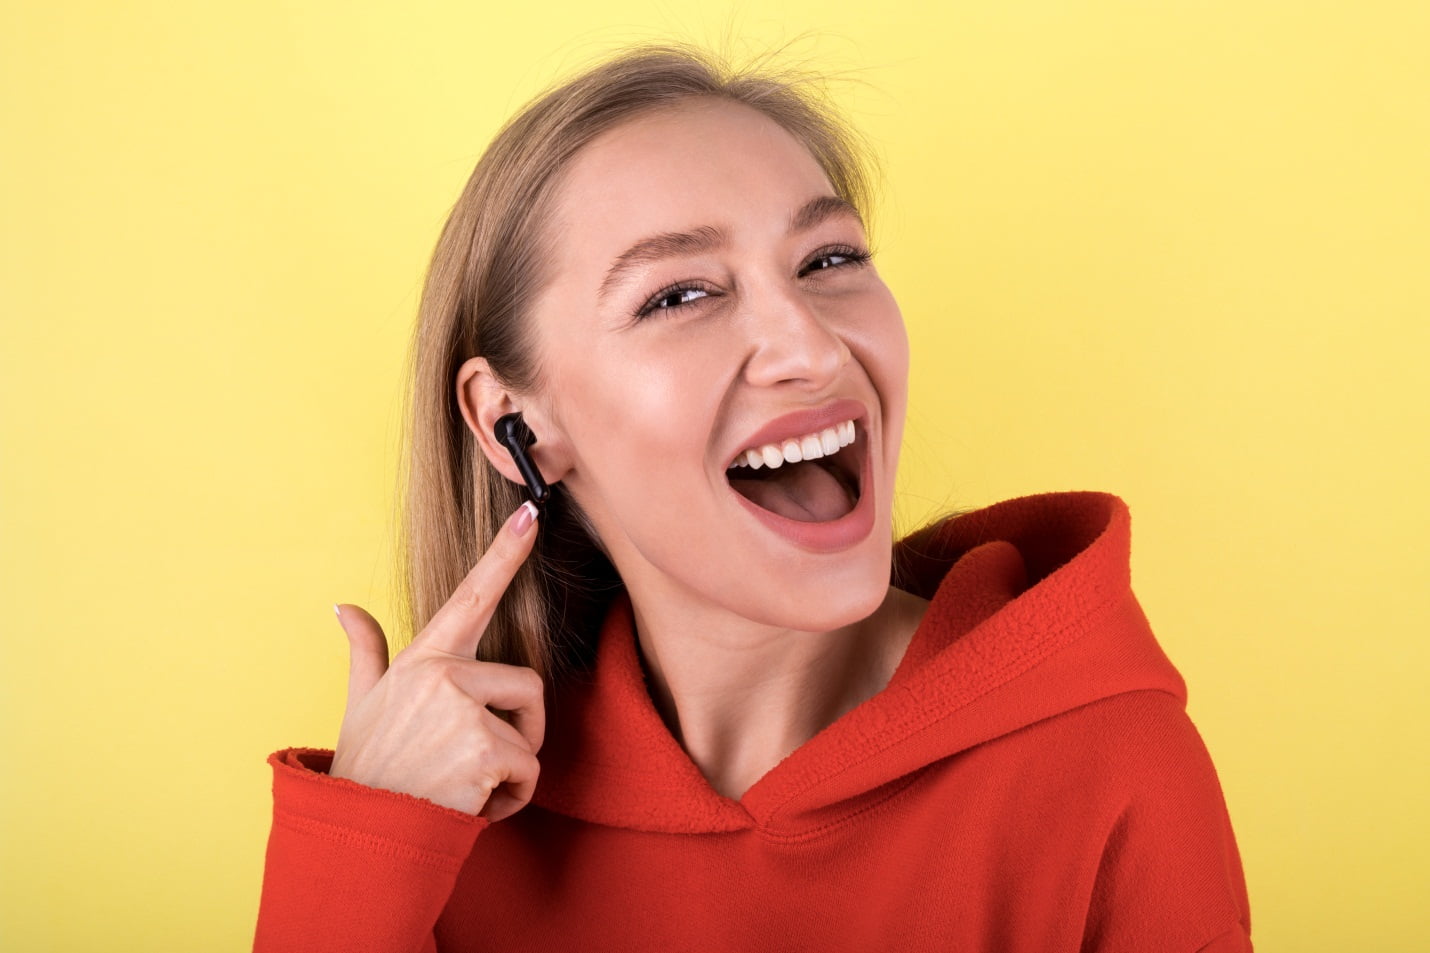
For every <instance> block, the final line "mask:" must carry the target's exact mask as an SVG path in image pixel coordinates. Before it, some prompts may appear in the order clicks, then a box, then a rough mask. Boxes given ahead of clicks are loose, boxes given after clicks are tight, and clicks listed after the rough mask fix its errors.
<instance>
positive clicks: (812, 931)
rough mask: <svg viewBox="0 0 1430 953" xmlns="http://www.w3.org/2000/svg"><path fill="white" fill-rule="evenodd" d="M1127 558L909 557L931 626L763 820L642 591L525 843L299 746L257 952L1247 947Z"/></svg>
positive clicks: (1090, 517)
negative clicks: (692, 745)
mask: <svg viewBox="0 0 1430 953" xmlns="http://www.w3.org/2000/svg"><path fill="white" fill-rule="evenodd" d="M1128 548H1129V525H1128V514H1127V508H1126V506H1125V504H1123V502H1122V501H1121V500H1120V499H1118V498H1117V497H1115V496H1111V495H1107V494H1101V493H1052V494H1045V495H1041V496H1032V497H1024V498H1021V499H1016V500H1009V501H1007V502H1004V503H1000V504H997V505H995V506H991V507H988V508H986V509H983V510H980V511H977V512H974V513H969V514H966V515H963V516H959V517H955V518H953V519H950V520H947V521H945V522H943V523H941V524H939V525H937V526H935V527H931V528H930V529H927V530H924V531H921V532H920V533H918V534H915V535H914V536H911V537H909V538H908V539H905V540H903V541H901V542H900V543H899V544H898V549H899V551H900V553H901V555H902V556H903V557H904V558H906V559H908V560H910V561H911V565H912V566H913V577H914V580H915V582H914V583H913V584H911V585H909V588H910V590H911V591H913V592H916V593H917V594H919V595H921V596H923V597H925V598H927V599H930V600H931V605H930V606H929V608H928V612H927V613H926V615H925V617H924V619H923V622H922V623H921V624H920V626H919V628H918V630H917V631H916V633H915V634H914V637H913V641H912V642H911V643H910V645H909V648H908V650H907V652H906V654H905V656H904V658H903V660H902V661H901V663H900V665H899V667H898V669H897V671H895V673H894V676H893V678H892V680H891V681H890V682H889V685H888V687H887V688H885V689H884V690H883V691H881V692H880V693H878V694H877V695H875V696H874V697H872V698H870V699H868V700H867V701H865V702H864V703H863V704H861V705H859V706H857V707H856V708H854V709H853V710H851V711H849V712H847V713H846V714H844V715H843V716H842V717H840V718H839V719H838V720H837V721H835V722H834V723H833V724H831V725H829V726H828V727H827V728H825V729H824V730H823V731H821V732H820V733H819V734H817V735H815V737H813V738H811V739H810V740H809V741H808V742H806V743H805V744H804V745H803V746H801V747H800V748H798V749H796V750H795V751H794V752H793V753H791V754H790V755H789V756H788V757H786V758H785V759H784V760H783V761H781V762H780V763H779V764H778V765H776V766H775V767H774V768H772V769H771V770H770V771H769V772H768V773H767V774H765V775H764V777H762V778H760V780H759V781H757V782H756V783H755V785H754V786H753V787H751V788H750V789H749V790H748V791H747V792H745V794H744V795H743V796H742V797H741V798H740V799H739V800H732V799H730V798H727V797H724V796H722V795H720V794H718V793H716V792H715V790H714V789H713V788H711V787H710V785H709V783H708V782H707V781H706V780H705V778H704V777H703V776H702V775H701V773H700V771H699V769H698V768H697V767H696V766H695V764H694V763H693V762H692V761H691V760H690V758H689V757H688V756H687V755H686V754H685V752H684V751H683V750H682V749H681V747H680V745H679V744H678V743H677V742H676V740H675V739H674V737H673V736H672V735H671V734H670V732H669V730H668V729H667V728H666V726H665V723H664V722H663V721H662V720H661V717H660V715H659V713H658V712H657V710H656V708H655V706H654V704H653V703H652V701H651V698H650V695H649V694H648V692H647V690H646V686H645V683H644V678H643V675H642V670H641V665H640V661H639V657H638V655H637V648H636V641H635V635H634V630H633V623H632V615H631V610H630V603H629V601H628V599H626V598H625V597H621V598H619V599H618V600H617V601H616V603H615V604H614V605H613V607H612V608H611V610H610V612H609V614H608V616H607V618H606V620H605V624H604V627H603V628H602V630H601V634H600V639H599V642H598V648H597V655H596V663H595V667H594V669H593V671H592V673H591V675H590V677H589V683H586V684H579V685H573V686H570V687H567V688H565V689H563V691H562V693H561V695H560V697H559V698H554V699H548V705H549V712H550V714H549V720H548V730H547V740H546V743H545V744H544V746H543V747H542V750H541V753H540V755H539V759H540V762H541V776H540V779H539V781H538V783H537V788H536V794H535V796H534V798H533V800H532V802H531V803H530V804H528V805H527V806H526V807H525V808H524V809H522V810H521V811H519V812H518V813H516V814H514V815H512V816H511V817H509V818H507V819H505V820H503V821H500V822H498V823H496V824H489V823H488V821H487V820H486V819H484V818H480V817H477V816H474V815H471V814H466V813H464V812H461V811H455V810H452V809H450V808H445V807H441V806H439V805H437V804H434V803H432V802H430V801H427V800H425V799H422V798H417V797H413V796H410V795H406V794H398V793H394V792H389V791H383V790H378V789H374V788H369V787H366V786H363V785H360V784H357V783H354V782H352V781H348V780H345V779H341V778H332V777H329V776H328V775H327V774H326V773H324V772H325V771H326V770H327V768H328V766H329V764H330V762H331V760H332V752H330V751H326V750H318V749H309V748H296V749H294V748H290V749H287V750H283V751H279V752H276V753H275V754H273V755H272V756H270V757H269V759H268V760H269V763H270V764H272V765H273V771H274V780H273V798H274V805H273V828H272V832H271V834H270V837H269V841H268V854H267V867H266V870H265V873H264V880H263V894H262V899H261V901H260V905H259V913H258V927H257V935H256V939H255V943H254V949H255V950H256V951H264V953H267V951H279V950H284V951H289V950H291V951H304V953H315V951H326V950H333V951H338V950H341V951H345V953H356V951H374V953H376V951H382V953H400V951H413V953H417V951H433V950H442V951H478V950H501V951H521V950H542V951H552V950H563V951H564V950H622V951H634V950H660V951H668V950H718V951H723V950H731V951H734V950H740V951H744V950H756V949H772V950H818V951H830V950H860V951H865V950H901V951H902V950H910V951H916V950H941V951H948V950H988V951H1007V953H1013V951H1029V953H1051V951H1089V950H1098V951H1114V950H1117V951H1122V950H1126V951H1138V953H1149V951H1150V953H1182V951H1185V953H1193V951H1216V953H1221V951H1243V950H1250V949H1251V941H1250V913H1249V909H1248V902H1247V894H1246V884H1245V880H1244V878H1243V876H1242V871H1241V863H1240V859H1239V857H1238V854H1237V849H1236V842H1235V840H1234V838H1233V835H1232V829H1231V823H1230V820H1229V819H1228V817H1227V812H1226V807H1225V804H1224V802H1223V799H1222V792H1221V788H1220V786H1219V784H1218V782H1217V776H1216V771H1215V769H1214V768H1213V766H1212V762H1211V759H1210V758H1209V757H1208V755H1207V751H1206V748H1205V747H1204V746H1203V744H1202V741H1201V738H1200V737H1199V736H1198V734H1197V731H1196V729H1195V728H1194V727H1193V726H1192V723H1191V721H1189V720H1188V718H1187V715H1186V711H1185V701H1186V691H1185V687H1184V685H1183V682H1182V679H1181V677H1180V676H1179V675H1178V674H1177V671H1176V669H1174V668H1173V667H1172V665H1171V663H1170V662H1168V660H1167V658H1166V656H1165V655H1163V653H1162V650H1161V649H1160V648H1159V647H1158V645H1157V642H1156V640H1155V639H1154V638H1153V636H1152V632H1151V630H1150V629H1149V628H1148V626H1147V621H1146V618H1145V617H1144V615H1143V613H1142V610H1141V608H1140V607H1139V606H1138V604H1137V601H1136V599H1135V598H1134V597H1133V594H1132V590H1131V587H1130V581H1129V575H1128Z"/></svg>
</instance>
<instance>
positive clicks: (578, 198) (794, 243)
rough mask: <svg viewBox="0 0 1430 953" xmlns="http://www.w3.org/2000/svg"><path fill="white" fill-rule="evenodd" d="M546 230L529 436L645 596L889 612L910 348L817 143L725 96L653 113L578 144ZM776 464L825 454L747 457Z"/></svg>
mask: <svg viewBox="0 0 1430 953" xmlns="http://www.w3.org/2000/svg"><path fill="white" fill-rule="evenodd" d="M547 234H548V236H549V240H550V245H549V247H550V249H551V251H552V255H553V257H552V259H551V261H552V264H551V269H552V276H551V279H550V281H549V283H548V284H547V285H546V286H545V287H544V288H543V290H542V292H541V293H540V295H539V296H538V297H537V299H536V300H535V301H534V302H533V306H532V310H531V312H530V315H529V320H531V321H532V322H533V324H532V329H533V331H534V332H535V333H534V344H535V349H536V358H537V366H538V368H539V374H540V381H541V383H540V385H539V389H538V391H537V392H536V393H535V394H531V395H526V396H525V398H524V403H523V408H524V410H525V411H526V416H527V419H528V421H530V422H531V423H532V427H533V430H535V431H536V432H537V434H538V443H537V444H536V446H535V447H534V448H533V451H534V453H535V456H536V459H537V462H538V464H539V465H540V466H541V467H542V469H543V472H544V473H545V474H546V475H547V478H548V480H561V481H562V483H563V485H564V486H565V488H566V489H567V491H568V492H570V493H571V494H572V496H573V497H574V498H575V500H576V501H577V502H578V503H579V504H580V506H581V507H582V509H583V510H584V511H585V512H586V514H587V516H588V517H589V518H590V520H591V522H592V524H593V525H594V527H595V528H596V530H597V532H598V533H599V535H600V538H601V540H602V542H603V544H604V545H605V548H606V549H607V551H608V553H609V554H610V556H611V559H612V562H613V563H614V564H615V566H616V568H617V569H618V570H619V571H620V574H621V576H622V578H623V580H624V581H625V583H626V586H627V588H628V589H629V591H630V592H631V595H632V598H633V600H635V601H636V603H637V606H638V608H639V606H640V605H641V604H642V603H643V602H645V603H646V604H648V605H649V604H652V602H653V601H655V600H674V602H675V604H677V605H679V606H681V607H683V608H686V609H698V610H708V609H715V610H723V611H728V612H733V613H735V614H737V615H739V616H743V617H744V618H747V619H750V620H752V621H755V622H758V623H763V624H767V625H775V626H781V627H787V628H794V629H802V630H809V631H816V630H828V629H833V628H836V627H839V626H843V625H848V624H850V623H852V622H855V621H857V620H859V619H862V618H864V617H865V616H867V615H869V614H870V613H871V612H873V610H874V609H875V608H877V607H878V605H879V604H880V602H881V601H882V600H883V598H884V596H885V593H886V592H887V589H888V585H889V558H890V546H891V540H890V528H891V525H892V495H893V488H894V474H895V469H896V466H897V458H898V448H899V443H900V440H901V437H902V430H903V421H904V411H905V400H906V389H907V375H908V343H907V338H906V336H905V333H904V326H903V320H902V318H901V316H900V314H899V309H898V305H897V304H896V303H895V301H894V298H893V296H892V295H891V294H890V292H889V289H888V288H887V287H886V286H885V285H884V283H883V281H882V280H881V279H880V278H879V276H878V274H877V272H876V271H875V269H874V266H873V264H872V263H870V262H868V261H867V252H868V246H867V244H866V237H865V234H864V230H863V227H862V224H861V222H860V220H859V218H858V216H857V214H856V213H855V212H854V210H853V209H852V208H851V207H850V206H848V205H847V204H846V203H845V202H843V201H842V200H840V199H838V198H837V197H836V196H835V193H834V190H833V188H832V187H831V185H830V183H829V180H828V178H827V177H826V176H825V174H824V172H823V170H822V169H821V168H820V166H819V164H818V162H817V161H816V160H815V159H814V157H813V156H812V155H811V154H810V153H809V151H808V150H807V149H806V148H805V147H804V146H803V145H802V144H801V143H800V142H799V141H798V140H797V139H795V138H794V137H793V136H792V135H791V134H790V133H788V132H786V131H785V130H784V129H783V128H782V127H781V126H779V125H778V124H776V123H775V122H774V121H772V120H771V119H769V118H767V117H766V116H765V115H763V114H762V113H760V112H758V111H756V110H754V109H752V108H750V107H747V106H743V105H740V104H736V103H732V102H728V101H723V100H713V99H712V100H692V101H689V102H687V103H684V104H682V105H681V106H680V107H679V108H678V109H671V110H663V111H661V112H657V113H651V114H646V115H644V116H642V117H640V118H638V119H635V120H633V121H630V122H627V123H625V124H622V125H620V126H618V127H617V128H615V129H613V130H611V131H608V132H606V133H605V134H603V135H601V136H600V137H598V138H597V139H596V140H594V141H593V142H592V143H591V144H589V145H588V146H586V147H585V148H583V149H582V151H581V152H580V153H579V154H578V155H577V157H576V158H575V160H574V161H573V162H572V163H571V165H570V166H569V167H568V168H567V169H566V170H565V172H564V173H563V174H562V180H561V185H560V188H559V191H558V193H557V196H556V204H555V211H554V214H553V216H552V219H551V221H550V222H549V223H548V233H547ZM848 421H853V425H852V426H850V424H849V423H847V422H848ZM851 438H852V442H850V440H851ZM791 446H794V447H796V448H797V449H796V450H795V451H793V452H791V451H790V447H791ZM752 451H753V452H752ZM781 457H784V458H789V457H799V458H801V459H803V458H804V457H817V458H818V459H817V460H816V461H814V462H799V463H788V462H783V463H782V464H781V465H780V466H779V467H777V468H771V467H770V466H768V465H762V466H760V467H759V468H758V469H757V468H755V467H754V466H751V465H750V464H752V463H754V462H755V461H756V460H758V461H759V462H760V463H762V464H764V463H767V462H769V463H772V462H774V461H775V460H776V459H779V458H781ZM493 459H494V460H495V458H493ZM732 463H736V464H744V466H737V467H736V468H735V469H730V467H731V465H732ZM737 488H738V489H737ZM856 501H857V502H856ZM663 604H669V602H665V603H663Z"/></svg>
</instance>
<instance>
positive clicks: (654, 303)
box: [635, 284, 710, 318]
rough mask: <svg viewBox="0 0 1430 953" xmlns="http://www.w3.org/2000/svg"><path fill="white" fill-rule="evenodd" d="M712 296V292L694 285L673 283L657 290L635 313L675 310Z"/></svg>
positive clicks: (648, 314)
mask: <svg viewBox="0 0 1430 953" xmlns="http://www.w3.org/2000/svg"><path fill="white" fill-rule="evenodd" d="M708 297H710V292H708V291H706V290H705V289H704V288H697V287H695V286H694V285H683V284H682V285H671V286H670V287H669V288H662V289H661V290H660V291H657V292H656V293H655V294H654V295H653V296H651V298H650V299H649V300H647V301H646V303H645V304H643V305H641V307H640V310H638V311H637V312H636V314H635V316H636V317H637V318H644V317H648V316H650V315H651V314H652V313H654V312H656V311H673V310H675V309H677V308H680V307H683V306H684V305H687V304H690V303H691V302H693V301H698V300H700V299H701V298H708Z"/></svg>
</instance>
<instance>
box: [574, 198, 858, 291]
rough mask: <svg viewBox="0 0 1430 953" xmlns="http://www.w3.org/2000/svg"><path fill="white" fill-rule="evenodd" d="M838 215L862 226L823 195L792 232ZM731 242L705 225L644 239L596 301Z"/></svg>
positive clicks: (616, 265)
mask: <svg viewBox="0 0 1430 953" xmlns="http://www.w3.org/2000/svg"><path fill="white" fill-rule="evenodd" d="M839 215H849V216H852V217H853V218H854V219H855V220H857V221H859V222H860V223H861V224H862V223H863V219H862V218H861V217H860V215H859V210H858V209H856V208H855V207H854V206H853V205H851V204H850V203H849V202H848V201H847V200H845V199H842V198H840V197H839V196H837V195H820V196H817V197H815V198H812V199H810V200H809V201H808V202H805V203H804V205H802V206H800V208H799V209H798V210H797V211H796V212H795V213H794V215H792V216H790V223H789V232H790V234H794V233H796V232H804V231H808V230H809V229H811V228H814V227H815V226H816V225H821V224H823V223H824V222H826V221H828V220H829V219H831V218H834V217H836V216H839ZM729 240H730V236H729V233H728V232H726V231H725V230H724V229H723V228H717V227H715V226H713V225H702V226H700V227H699V228H694V229H691V230H690V231H688V232H661V233H660V234H659V235H652V236H650V237H649V238H642V239H641V240H640V241H638V242H636V243H635V244H634V245H632V246H631V247H630V248H627V249H626V250H625V251H623V252H621V254H620V255H618V256H617V257H616V260H615V261H614V262H613V263H612V264H611V268H610V270H609V271H607V272H606V277H605V278H604V279H603V280H602V281H601V289H600V291H599V292H597V297H600V298H604V297H605V296H606V295H607V294H608V293H609V292H610V290H611V288H612V287H613V286H615V285H616V284H617V283H618V282H619V281H620V280H621V279H622V278H624V277H625V276H626V275H627V274H628V273H630V272H631V271H633V270H635V269H636V268H638V267H640V266H641V265H647V264H650V263H651V262H655V261H660V260H661V259H664V258H679V257H688V256H691V255H699V254H701V253H703V252H709V251H715V250H716V249H719V248H723V247H725V245H726V244H727V243H728V242H729Z"/></svg>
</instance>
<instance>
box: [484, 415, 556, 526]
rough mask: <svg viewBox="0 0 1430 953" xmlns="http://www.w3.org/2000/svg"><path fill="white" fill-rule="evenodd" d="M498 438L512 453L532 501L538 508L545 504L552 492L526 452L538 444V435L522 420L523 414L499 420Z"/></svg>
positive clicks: (506, 416) (499, 418)
mask: <svg viewBox="0 0 1430 953" xmlns="http://www.w3.org/2000/svg"><path fill="white" fill-rule="evenodd" d="M496 436H497V442H498V443H500V444H501V445H502V446H503V447H506V448H507V450H509V451H511V458H512V459H513V460H514V461H516V468H517V469H518V470H520V471H521V478H522V479H523V480H525V481H526V486H527V489H529V490H530V491H531V499H532V500H533V501H534V502H535V503H536V505H537V506H540V505H541V504H543V503H545V502H546V498H547V497H548V496H550V495H551V490H550V488H548V487H547V485H546V481H545V480H543V479H542V478H541V471H540V470H538V469H536V461H534V460H532V459H531V455H530V454H528V453H527V452H526V448H527V447H529V446H531V445H532V444H534V443H536V434H534V433H532V432H531V428H530V427H528V426H527V425H526V421H525V420H522V419H521V414H506V415H505V416H503V417H498V418H497V426H496Z"/></svg>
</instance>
